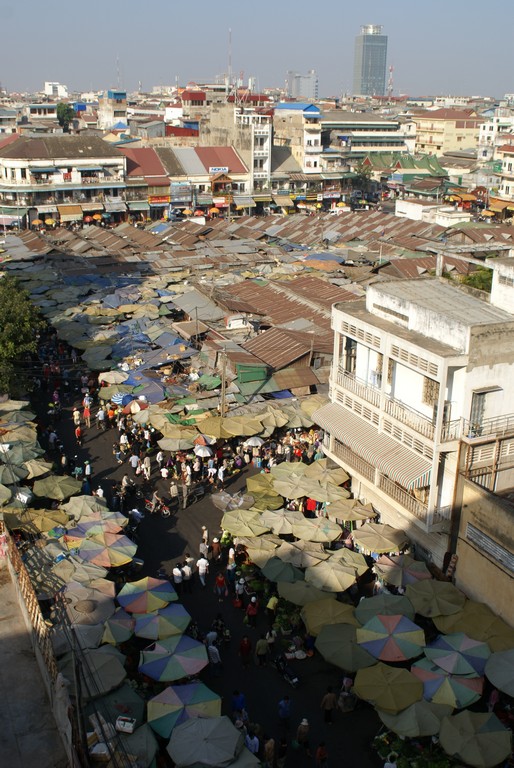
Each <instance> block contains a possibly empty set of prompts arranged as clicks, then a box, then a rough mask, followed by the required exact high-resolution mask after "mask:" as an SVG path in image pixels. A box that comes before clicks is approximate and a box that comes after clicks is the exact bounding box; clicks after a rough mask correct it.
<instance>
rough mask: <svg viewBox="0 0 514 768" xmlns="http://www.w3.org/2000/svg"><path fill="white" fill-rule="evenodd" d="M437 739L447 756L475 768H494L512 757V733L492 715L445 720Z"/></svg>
mask: <svg viewBox="0 0 514 768" xmlns="http://www.w3.org/2000/svg"><path fill="white" fill-rule="evenodd" d="M439 740H440V743H441V746H442V748H443V749H444V751H445V752H446V753H447V754H448V755H450V756H451V757H454V758H457V759H458V760H459V761H460V760H462V761H463V762H464V763H466V765H471V766H476V768H493V766H496V765H498V764H499V763H501V762H502V761H503V760H505V758H507V757H508V756H509V755H510V754H511V747H512V745H511V740H512V733H511V731H510V730H508V729H507V728H505V726H504V725H503V724H502V723H501V722H500V721H499V720H498V718H497V717H496V715H495V714H494V713H493V712H469V711H464V712H459V714H457V715H452V717H445V718H444V719H443V721H442V723H441V730H440V732H439Z"/></svg>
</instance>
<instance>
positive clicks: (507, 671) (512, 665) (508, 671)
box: [485, 648, 514, 697]
mask: <svg viewBox="0 0 514 768" xmlns="http://www.w3.org/2000/svg"><path fill="white" fill-rule="evenodd" d="M485 674H486V677H487V678H488V679H489V681H490V682H491V683H492V684H493V685H494V686H496V688H498V690H500V691H503V692H504V693H506V694H508V695H509V696H511V697H514V648H510V650H508V651H498V652H497V653H493V654H492V655H491V656H490V657H489V658H488V660H487V663H486V665H485Z"/></svg>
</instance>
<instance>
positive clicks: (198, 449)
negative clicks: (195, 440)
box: [193, 445, 212, 458]
mask: <svg viewBox="0 0 514 768" xmlns="http://www.w3.org/2000/svg"><path fill="white" fill-rule="evenodd" d="M193 451H194V452H195V454H196V455H197V456H200V457H201V458H207V456H212V448H209V446H208V445H195V447H194V448H193Z"/></svg>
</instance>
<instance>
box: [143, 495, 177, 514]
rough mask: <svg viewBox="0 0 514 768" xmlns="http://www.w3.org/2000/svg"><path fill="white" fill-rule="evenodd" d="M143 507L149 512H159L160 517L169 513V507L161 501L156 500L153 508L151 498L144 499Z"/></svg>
mask: <svg viewBox="0 0 514 768" xmlns="http://www.w3.org/2000/svg"><path fill="white" fill-rule="evenodd" d="M145 509H146V511H147V512H150V514H153V515H157V514H160V515H161V517H169V516H170V515H171V509H170V508H169V507H168V505H167V504H165V503H164V502H163V501H161V502H158V503H157V505H156V506H155V508H154V505H153V502H152V500H151V499H145Z"/></svg>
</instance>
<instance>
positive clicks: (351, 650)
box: [316, 624, 377, 672]
mask: <svg viewBox="0 0 514 768" xmlns="http://www.w3.org/2000/svg"><path fill="white" fill-rule="evenodd" d="M316 649H317V650H318V651H319V652H320V653H321V655H322V656H323V658H324V659H325V661H329V662H330V663H331V664H334V666H336V667H339V669H343V670H345V671H347V672H356V671H357V670H358V669H364V667H371V666H372V665H373V664H376V663H377V660H376V659H375V657H374V656H372V655H371V654H370V653H368V652H367V651H366V650H364V648H362V647H361V646H360V645H359V644H358V642H357V637H356V630H355V627H353V626H352V625H351V624H326V625H325V626H324V627H322V628H321V630H320V633H319V635H318V636H317V638H316Z"/></svg>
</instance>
